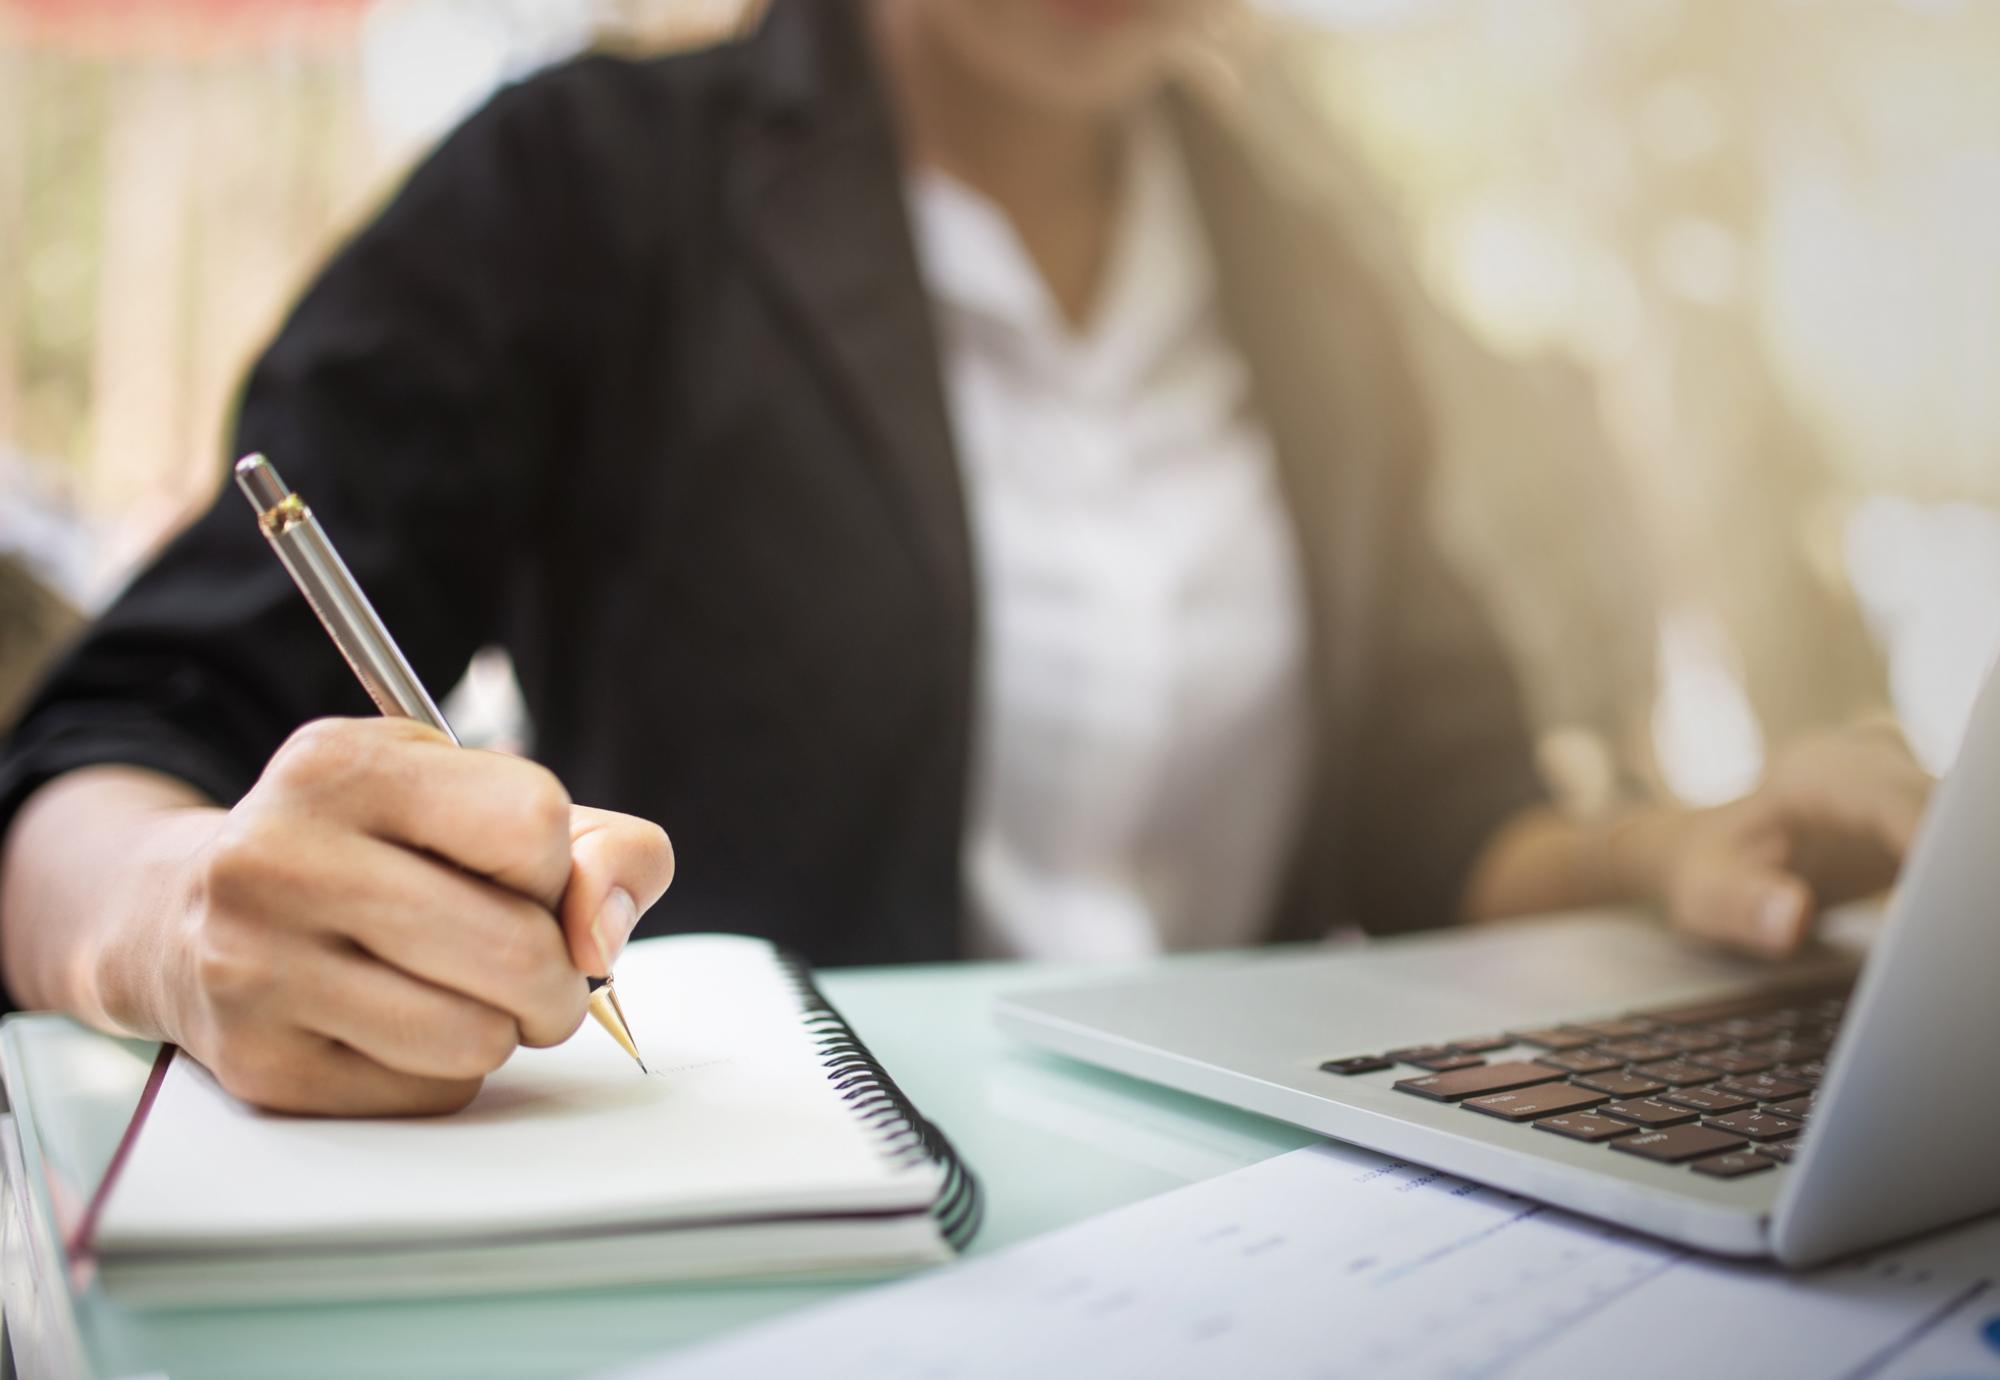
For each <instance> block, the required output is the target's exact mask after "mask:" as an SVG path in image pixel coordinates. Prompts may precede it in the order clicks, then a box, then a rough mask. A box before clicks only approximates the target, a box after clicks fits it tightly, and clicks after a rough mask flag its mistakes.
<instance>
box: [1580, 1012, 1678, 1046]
mask: <svg viewBox="0 0 2000 1380" xmlns="http://www.w3.org/2000/svg"><path fill="white" fill-rule="evenodd" d="M1570 1024H1571V1025H1573V1026H1574V1027H1576V1029H1578V1030H1581V1031H1584V1032H1585V1033H1586V1034H1589V1035H1593V1036H1595V1037H1596V1038H1597V1039H1599V1040H1631V1039H1636V1038H1637V1037H1638V1036H1641V1035H1645V1034H1648V1033H1650V1032H1652V1031H1655V1030H1658V1029H1659V1028H1660V1023H1659V1022H1658V1021H1656V1020H1653V1019H1652V1018H1651V1017H1649V1016H1622V1017H1619V1018H1617V1019H1615V1020H1609V1021H1572V1022H1570Z"/></svg>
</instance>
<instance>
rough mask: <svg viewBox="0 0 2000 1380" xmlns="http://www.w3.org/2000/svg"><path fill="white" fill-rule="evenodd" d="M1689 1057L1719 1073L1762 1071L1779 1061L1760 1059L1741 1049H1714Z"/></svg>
mask: <svg viewBox="0 0 2000 1380" xmlns="http://www.w3.org/2000/svg"><path fill="white" fill-rule="evenodd" d="M1688 1057H1689V1058H1690V1059H1692V1060H1694V1062H1695V1063H1697V1064H1700V1065H1702V1066H1704V1067H1706V1068H1711V1069H1714V1070H1715V1071H1716V1072H1718V1073H1762V1072H1763V1071H1764V1070H1765V1069H1767V1068H1769V1067H1771V1065H1773V1064H1775V1063H1777V1062H1778V1061H1777V1060H1776V1059H1759V1058H1758V1057H1757V1056H1756V1055H1754V1054H1745V1053H1744V1052H1743V1051H1742V1050H1740V1049H1712V1050H1710V1051H1709V1052H1708V1053H1706V1054H1691V1055H1689V1056H1688Z"/></svg>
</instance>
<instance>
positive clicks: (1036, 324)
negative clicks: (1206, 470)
mask: <svg viewBox="0 0 2000 1380" xmlns="http://www.w3.org/2000/svg"><path fill="white" fill-rule="evenodd" d="M1128 139H1129V143H1128V145H1127V151H1126V157H1127V162H1126V166H1125V176H1124V179H1123V187H1122V190H1121V194H1120V197H1119V207H1118V210H1117V213H1116V215H1117V221H1116V224H1115V225H1114V227H1113V230H1112V241H1111V248H1110V253H1109V255H1108V257H1107V260H1106V263H1105V267H1104V274H1103V277H1102V278H1101V280H1100V281H1099V284H1098V294H1097V301H1096V304H1095V306H1094V307H1093V308H1092V311H1091V315H1090V318H1089V320H1088V321H1086V322H1085V323H1084V325H1083V326H1082V327H1081V328H1080V329H1072V328H1071V327H1070V326H1069V324H1068V323H1067V322H1066V321H1065V320H1064V319H1063V316H1062V313H1061V311H1060V310H1059V309H1058V308H1057V306H1056V304H1055V301H1054V299H1053V298H1052V297H1051V296H1050V295H1049V291H1048V288H1047V286H1046V284H1044V283H1043V281H1042V278H1041V275H1040V273H1039V272H1038V271H1037V270H1036V268H1035V265H1034V261H1033V260H1032V259H1031V258H1030V257H1029V255H1028V252H1027V249H1026V247H1025V246H1024V245H1023V244H1022V243H1021V239H1020V236H1019V235H1017V234H1016V233H1015V231H1014V227H1013V225H1012V223H1011V222H1009V221H1008V219H1007V217H1006V214H1005V213H1004V212H1002V211H1001V209H1000V208H999V207H998V206H997V205H995V204H994V203H993V202H992V201H990V200H989V199H987V198H986V197H985V196H983V195H981V194H980V193H978V192H976V191H974V190H973V189H972V188H970V187H968V186H966V185H965V184H964V183H962V182H960V181H958V180H957V179H955V178H953V177H951V176H950V175H949V174H946V173H943V172H940V171H937V170H936V169H931V168H920V169H917V170H915V171H914V172H912V173H911V174H910V176H909V178H908V196H909V201H910V208H911V220H912V226H913V230H914V233H915V239H916V249H917V263H918V267H919V270H920V271H921V273H922V276H923V279H924V284H925V286H926V288H927V289H928V290H929V292H930V294H931V297H932V298H933V300H934V301H935V302H936V303H937V304H938V305H939V306H940V307H942V308H944V309H945V310H946V311H947V312H951V313H961V314H963V315H964V316H965V317H967V318H968V319H969V320H970V321H971V322H974V323H976V324H977V325H978V326H979V327H981V328H982V329H983V332H984V333H989V334H990V333H998V334H999V335H1000V336H1002V337H1003V338H1006V339H1008V340H1010V341H1011V342H1013V343H1014V344H1015V345H1016V346H1018V347H1021V348H1023V349H1025V350H1027V351H1029V352H1031V353H1033V354H1034V355H1036V356H1038V357H1040V358H1042V359H1043V360H1045V361H1046V362H1047V363H1048V364H1049V365H1050V367H1052V368H1054V369H1058V370H1060V371H1061V372H1062V373H1063V374H1064V375H1065V376H1066V377H1069V378H1071V379H1073V380H1074V381H1076V382H1077V383H1079V384H1081V385H1083V386H1085V387H1093V388H1100V389H1101V388H1109V389H1120V388H1126V387H1129V386H1131V385H1132V384H1133V383H1134V382H1136V381H1137V380H1138V379H1139V378H1141V377H1143V375H1144V374H1145V373H1146V372H1147V371H1148V370H1149V369H1150V368H1151V367H1152V366H1153V364H1154V363H1155V362H1156V361H1157V360H1158V359H1159V358H1160V357H1161V356H1162V355H1163V354H1165V353H1166V352H1168V351H1169V350H1170V349H1171V348H1172V347H1173V346H1174V344H1175V343H1176V342H1177V341H1178V340H1179V338H1180V337H1181V336H1182V335H1184V334H1185V332H1186V331H1187V330H1188V329H1189V328H1190V327H1191V326H1192V325H1193V324H1194V323H1195V322H1196V321H1197V320H1198V319H1199V318H1200V317H1201V315H1202V314H1203V312H1204V311H1205V310H1206V309H1207V307H1208V306H1209V304H1210V302H1211V299H1212V297H1213V293H1214V276H1213V273H1212V270H1211V268H1210V264H1209V258H1208V250H1207V245H1206V242H1205V239H1204V235H1203V230H1202V224H1201V216H1200V213H1199V210H1198V209H1197V207H1196V204H1195V200H1194V195H1193V191H1192V188H1191V187H1190V185H1189V182H1188V175H1187V169H1186V167H1185V166H1184V164H1183V162H1182V158H1181V152H1180V149H1179V146H1178V145H1177V143H1176V142H1175V139H1174V135H1173V132H1172V130H1171V129H1170V128H1169V126H1168V124H1167V122H1166V120H1165V118H1164V115H1163V113H1161V112H1159V111H1155V110H1150V109H1149V110H1148V111H1147V112H1146V113H1145V114H1144V115H1143V116H1141V117H1139V118H1137V119H1135V120H1134V121H1133V123H1132V125H1131V127H1130V130H1129V134H1128Z"/></svg>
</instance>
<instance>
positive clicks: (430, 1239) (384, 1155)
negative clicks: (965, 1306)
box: [96, 935, 979, 1304]
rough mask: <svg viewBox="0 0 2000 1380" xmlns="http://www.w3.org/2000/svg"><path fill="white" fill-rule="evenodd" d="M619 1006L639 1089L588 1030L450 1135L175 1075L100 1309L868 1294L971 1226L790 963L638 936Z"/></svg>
mask: <svg viewBox="0 0 2000 1380" xmlns="http://www.w3.org/2000/svg"><path fill="white" fill-rule="evenodd" d="M618 988H619V993H620V999H621V1001H622V1002H623V1004H624V1007H625V1011H626V1014H627V1015H628V1016H629V1017H630V1019H631V1022H632V1025H633V1032H634V1034H635V1036H636V1037H637V1038H638V1041H639V1044H640V1048H641V1052H642V1053H643V1054H644V1056H645V1059H646V1063H647V1065H648V1067H649V1068H650V1069H651V1073H650V1075H644V1074H641V1073H640V1072H639V1071H638V1070H637V1069H636V1068H634V1067H633V1064H632V1061H631V1059H630V1058H628V1057H627V1056H626V1055H625V1054H624V1052H623V1051H621V1050H620V1049H619V1048H618V1047H617V1046H616V1045H615V1044H613V1043H612V1041H610V1040H609V1039H606V1038H604V1036H603V1033H602V1032H601V1031H599V1030H598V1029H597V1028H596V1027H595V1026H586V1027H585V1028H584V1029H583V1030H581V1031H579V1032H578V1034H577V1035H576V1036H575V1037H574V1038H572V1039H571V1040H570V1041H569V1042H568V1043H567V1044H564V1045H562V1046H560V1047H559V1048H556V1049H547V1050H531V1049H523V1050H518V1051H516V1053H515V1054H514V1056H513V1057H512V1058H511V1059H510V1060H508V1062H507V1063H506V1065H505V1066H503V1067H502V1068H501V1069H500V1070H499V1071H498V1072H496V1073H495V1074H493V1075H492V1076H491V1077H490V1078H488V1079H487V1081H486V1084H485V1087H484V1088H483V1090H482V1091H481V1092H480V1094H479V1097H478V1098H477V1099H476V1100H475V1101H474V1102H473V1103H472V1105H471V1106H470V1107H468V1108H467V1109H466V1110H465V1111H463V1112H460V1113H458V1114H457V1115H454V1116H448V1117H439V1118H427V1119H411V1120H373V1121H338V1120H324V1119H311V1118H300V1117H287V1116H278V1115H272V1114H268V1113H263V1112H259V1111H256V1110H254V1109H252V1108H250V1107H248V1106H246V1105H244V1104H243V1103H241V1102H239V1101H237V1100H236V1099H235V1098H233V1097H231V1096H230V1095H229V1094H227V1093H225V1092H224V1091H222V1089H221V1088H220V1087H219V1086H218V1085H217V1084H216V1082H215V1081H214V1080H213V1079H212V1078H211V1077H210V1076H209V1074H208V1073H207V1071H206V1070H204V1069H203V1068H202V1067H201V1066H200V1065H199V1064H197V1063H196V1062H194V1061H193V1060H192V1059H190V1058H188V1057H187V1056H186V1055H184V1054H183V1055H180V1056H178V1057H177V1058H176V1059H175V1061H174V1063H173V1064H172V1066H171V1067H170V1068H169V1069H168V1070H167V1072H166V1075H165V1079H164V1081H163V1082H162V1083H161V1085H160V1088H159V1092H158V1095H157V1099H156V1101H155V1103H154V1105H153V1108H152V1112H151V1115H150V1117H149V1118H148V1120H147V1123H146V1127H145V1131H144V1134H143V1135H142V1136H141V1137H140V1138H139V1139H138V1140H137V1141H136V1143H135V1145H134V1147H133V1150H132V1153H131V1155H130V1158H129V1159H128V1160H127V1162H126V1163H125V1165H124V1168H123V1170H122V1172H121V1174H120V1176H119V1177H118V1179H117V1181H116V1182H115V1184H114V1185H112V1187H111V1189H110V1193H109V1196H108V1198H107V1199H106V1201H105V1203H104V1208H103V1215H102V1218H101V1220H100V1221H99V1223H98V1225H97V1229H96V1256H97V1260H98V1263H99V1268H100V1270H101V1271H102V1278H103V1281H104V1284H105V1287H106V1288H107V1290H109V1291H111V1292H113V1293H114V1294H116V1295H117V1296H119V1297H121V1298H125V1299H128V1300H130V1301H133V1302H143V1303H159V1304H178V1303H217V1302H225V1301H226V1302H229V1303H252V1302H274V1303H275V1302H291V1301H299V1300H310V1299H356V1298H370V1297H395V1298H408V1297H412V1296H416V1295H440V1294H454V1293H491V1292H506V1291H514V1290H541V1289H551V1288H566V1287H598V1286H605V1285H615V1284H633V1283H658V1282H665V1281H673V1280H693V1279H720V1278H735V1277H743V1276H749V1275H763V1274H808V1273H810V1274H822V1273H837V1274H854V1273H865V1274H882V1273H889V1272H894V1271H900V1270H904V1269H908V1268H912V1267H915V1266H920V1265H925V1264H930V1263H933V1262H938V1261H942V1260H945V1259H948V1258H949V1257H950V1256H951V1255H952V1253H953V1252H954V1251H955V1250H956V1249H958V1248H959V1247H961V1246H962V1245H963V1244H964V1243H965V1242H966V1241H967V1240H968V1239H969V1238H970V1236H971V1234H972V1232H973V1231H974V1230H975V1229H976V1228H977V1225H978V1219H979V1189H978V1185H977V1183H976V1181H975V1180H974V1179H973V1177H972V1175H971V1173H970V1172H969V1171H968V1170H967V1168H966V1166H965V1165H964V1164H962V1163H961V1162H960V1161H959V1160H958V1158H957V1156H956V1155H955V1154H954V1152H953V1151H952V1148H951V1146H950V1145H949V1143H948V1142H947V1141H946V1140H945V1139H944V1137H943V1135H942V1134H940V1133H939V1132H938V1130H937V1129H936V1128H935V1127H934V1126H932V1125H931V1124H930V1123H929V1122H927V1121H926V1120H925V1119H924V1118H923V1117H922V1116H921V1115H920V1114H919V1113H918V1112H917V1110H916V1109H915V1108H914V1107H913V1106H911V1105H910V1103H909V1101H908V1099H907V1098H905V1097H904V1096H903V1094H902V1093H901V1091H900V1090H898V1089H897V1087H896V1085H895V1083H894V1082H893V1081H892V1080H891V1079H890V1078H889V1076H888V1075H887V1074H886V1073H885V1072H884V1071H883V1070H882V1068H881V1067H880V1066H879V1065H878V1064H877V1063H876V1062H875V1060H874V1059H873V1057H872V1056H870V1054H869V1053H868V1050H867V1048H866V1046H864V1045H863V1044H862V1042H861V1040H860V1039H859V1038H858V1037H857V1036H856V1035H855V1034H854V1032H853V1031H852V1030H851V1029H849V1028H848V1026H847V1025H846V1023H845V1022H844V1021H842V1020H841V1018H840V1016H839V1015H838V1013H836V1012H835V1011H834V1009H833V1008H832V1007H831V1006H830V1005H828V1003H827V1002H826V1000H825V998H824V997H823V996H822V995H821V994H820V992H819V990H818V989H817V988H816V987H815V986H814V985H813V982H812V979H811V976H810V974H809V973H808V972H807V970H806V969H805V967H804V966H803V965H802V964H800V963H798V962H797V961H795V960H793V959H791V958H789V957H788V956H786V955H785V954H783V953H782V952H780V951H778V950H776V949H774V948H772V947H771V946H770V945H768V944H766V943H764V942H763V941H761V940H755V939H747V938H740V937H736V936H728V935H688V936H677V937H673V938H667V939H654V940H646V941H643V942H641V943H637V944H634V945H633V946H632V947H631V948H630V949H628V950H627V951H626V953H625V955H624V957H623V958H622V959H621V960H620V962H619V965H618Z"/></svg>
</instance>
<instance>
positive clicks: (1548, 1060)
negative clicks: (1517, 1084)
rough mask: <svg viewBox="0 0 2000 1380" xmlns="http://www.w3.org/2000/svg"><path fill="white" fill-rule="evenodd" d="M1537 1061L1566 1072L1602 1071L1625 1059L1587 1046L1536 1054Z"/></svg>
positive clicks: (1616, 1065) (1613, 1067)
mask: <svg viewBox="0 0 2000 1380" xmlns="http://www.w3.org/2000/svg"><path fill="white" fill-rule="evenodd" d="M1535 1062H1536V1063H1538V1064H1547V1065H1548V1066H1549V1067H1550V1068H1552V1069H1561V1070H1562V1071H1563V1072H1565V1073H1602V1072H1604V1071H1605V1070H1606V1069H1615V1068H1618V1067H1619V1066H1620V1065H1622V1064H1623V1063H1624V1060H1622V1059H1613V1058H1612V1057H1611V1056H1610V1055H1608V1054H1600V1053H1599V1052H1598V1051H1597V1050H1594V1049H1588V1048H1586V1049H1556V1050H1550V1051H1549V1052H1548V1053H1547V1054H1538V1055H1536V1056H1535Z"/></svg>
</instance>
